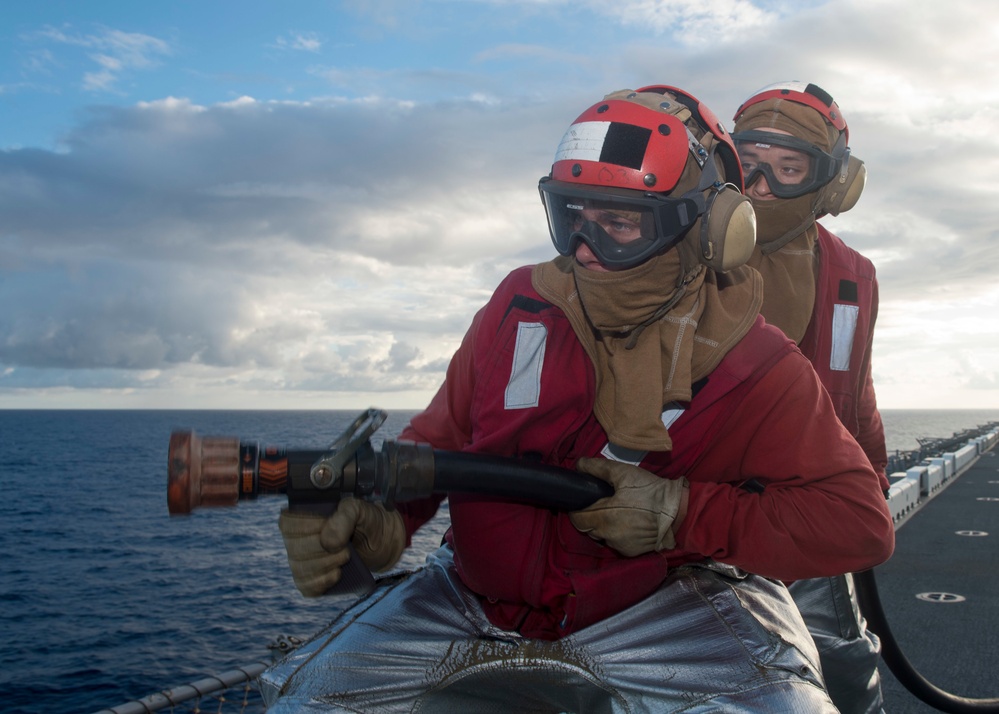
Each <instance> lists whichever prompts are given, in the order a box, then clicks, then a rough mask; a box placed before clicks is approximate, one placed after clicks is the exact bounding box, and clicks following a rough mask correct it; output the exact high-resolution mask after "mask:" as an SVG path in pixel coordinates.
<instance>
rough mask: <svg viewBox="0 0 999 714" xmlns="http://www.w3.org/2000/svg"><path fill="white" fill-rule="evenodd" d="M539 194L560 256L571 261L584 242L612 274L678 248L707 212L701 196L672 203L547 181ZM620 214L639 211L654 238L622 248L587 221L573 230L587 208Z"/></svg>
mask: <svg viewBox="0 0 999 714" xmlns="http://www.w3.org/2000/svg"><path fill="white" fill-rule="evenodd" d="M538 191H539V193H540V194H541V201H542V203H544V206H545V213H546V214H547V216H548V230H549V232H550V233H551V238H552V243H554V244H555V250H557V251H558V252H559V254H560V255H572V254H573V253H575V251H576V247H577V245H578V244H579V242H580V241H583V242H584V243H586V245H587V246H589V248H590V250H592V251H593V254H594V255H595V256H596V257H597V259H598V260H600V262H601V263H602V264H604V265H605V266H607V267H608V268H615V269H619V270H620V269H624V268H633V267H635V266H636V265H639V264H640V263H642V262H644V261H645V260H647V259H648V258H650V257H652V256H653V255H656V254H658V253H661V252H663V251H666V250H668V249H670V248H672V247H673V246H674V245H676V244H677V243H678V242H679V241H680V239H681V238H683V235H684V234H685V233H686V232H687V230H688V229H689V228H690V227H691V226H692V225H694V222H695V221H696V220H697V217H698V216H699V215H701V213H703V212H704V208H705V199H704V195H703V194H702V193H701V192H700V191H694V192H691V193H688V194H686V195H684V196H681V197H680V198H670V197H668V196H664V195H662V194H658V193H653V192H651V191H645V192H641V191H635V190H632V189H623V188H599V187H596V186H592V187H591V186H587V185H584V184H575V183H568V182H564V181H556V180H554V179H552V178H551V177H549V176H545V177H543V178H542V179H541V180H540V181H539V182H538ZM588 204H589V205H593V204H596V205H599V207H600V208H605V209H610V210H621V211H639V212H643V213H646V214H647V215H649V216H651V217H652V218H653V222H654V224H655V235H654V236H644V235H643V236H642V237H641V238H638V239H636V240H634V241H631V242H628V243H619V242H617V241H616V240H614V239H613V238H612V237H611V236H609V235H608V234H607V232H606V231H604V230H603V229H602V228H601V227H600V226H599V225H597V224H596V223H593V222H590V221H587V222H585V223H584V224H583V225H582V226H581V227H580V228H578V229H577V228H575V227H574V217H575V216H576V215H577V214H578V213H579V211H581V210H583V209H584V208H585V207H586V206H587V205H588Z"/></svg>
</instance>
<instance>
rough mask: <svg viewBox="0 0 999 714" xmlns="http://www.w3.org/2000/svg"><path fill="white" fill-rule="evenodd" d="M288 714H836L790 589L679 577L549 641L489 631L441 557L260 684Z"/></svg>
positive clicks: (349, 613)
mask: <svg viewBox="0 0 999 714" xmlns="http://www.w3.org/2000/svg"><path fill="white" fill-rule="evenodd" d="M261 689H262V692H263V694H264V700H265V702H266V703H267V706H268V712H269V713H270V714H288V713H290V712H334V711H335V712H414V711H419V712H587V713H591V712H597V713H601V712H657V713H659V712H681V711H682V712H726V713H733V712H735V713H739V712H745V713H747V714H748V713H749V712H753V713H754V714H755V713H757V712H787V713H788V714H791V713H794V714H799V713H800V712H809V713H810V714H816V713H825V712H829V713H832V712H835V711H836V709H835V707H834V706H833V704H832V702H831V701H830V699H829V697H828V695H827V694H826V692H825V690H824V689H823V685H822V679H821V674H820V672H819V668H818V655H817V653H816V651H815V646H814V644H813V643H812V640H811V638H810V637H809V636H808V632H807V630H806V629H805V626H804V623H803V622H802V620H801V617H800V615H799V614H798V611H797V609H796V608H795V607H794V603H793V601H792V600H791V598H790V596H789V595H788V592H787V589H786V588H785V587H784V586H783V585H782V584H780V583H775V582H773V581H770V580H766V579H764V578H760V577H756V576H752V575H746V574H744V573H741V572H740V571H737V570H735V569H732V568H727V567H726V566H720V565H713V564H712V565H710V566H686V567H683V568H678V569H677V570H676V571H675V572H673V573H672V574H671V575H670V577H669V578H668V580H667V581H666V582H665V583H664V584H663V586H662V587H661V588H660V589H659V590H658V591H656V592H655V593H654V594H652V595H651V596H649V597H648V598H646V599H645V600H644V601H642V602H641V603H639V604H637V605H635V606H634V607H631V608H629V609H627V610H625V611H623V612H620V613H618V614H617V615H614V616H612V617H609V618H607V619H606V620H603V621H601V622H599V623H597V624H595V625H592V626H591V627H588V628H586V629H585V630H581V631H579V632H577V633H574V634H573V635H571V636H569V637H566V638H564V639H562V640H558V641H555V642H547V641H542V640H533V639H526V638H523V637H521V636H520V635H519V634H517V633H515V632H508V631H505V630H500V629H497V628H496V627H494V626H493V625H491V624H490V623H489V621H488V620H487V619H486V618H485V616H484V614H483V613H482V610H481V608H480V607H479V603H478V600H477V599H476V597H475V596H474V595H473V594H472V593H471V592H470V591H468V589H467V588H465V586H464V585H463V584H462V583H461V582H460V581H459V579H458V577H457V575H456V573H455V571H454V564H453V559H452V557H451V552H450V550H449V549H448V548H447V547H444V548H441V549H440V550H439V551H437V552H436V553H434V554H431V555H430V556H429V557H428V559H427V565H426V566H425V567H423V568H422V569H420V570H417V571H415V572H414V573H412V574H410V575H408V576H405V577H402V578H399V579H396V580H394V581H392V580H385V581H383V582H382V584H380V585H379V587H378V589H376V591H375V592H374V593H373V594H372V595H370V596H369V597H367V598H365V599H363V600H361V601H359V602H358V603H356V604H355V605H354V606H352V607H351V608H349V609H348V610H346V611H344V612H343V613H342V614H341V615H340V616H339V617H338V618H337V619H336V620H334V621H333V623H331V624H330V625H329V626H328V627H327V628H326V629H325V630H323V631H322V632H320V633H319V634H318V635H316V636H315V637H314V638H313V639H312V640H310V641H309V642H307V643H306V644H304V645H302V646H301V647H300V648H298V649H297V650H295V651H294V652H292V653H291V654H289V655H288V656H287V657H286V658H285V659H284V660H282V661H281V662H279V663H277V664H276V665H275V666H274V667H272V668H270V669H268V670H267V671H265V672H264V674H263V675H262V676H261Z"/></svg>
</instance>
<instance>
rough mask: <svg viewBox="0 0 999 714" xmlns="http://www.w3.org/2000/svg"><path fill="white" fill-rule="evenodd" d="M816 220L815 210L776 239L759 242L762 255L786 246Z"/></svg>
mask: <svg viewBox="0 0 999 714" xmlns="http://www.w3.org/2000/svg"><path fill="white" fill-rule="evenodd" d="M815 221H816V216H815V211H812V213H811V214H810V215H809V216H808V217H807V218H805V220H803V221H802V222H801V223H799V224H798V225H796V226H795V227H794V228H792V229H791V230H789V231H788V232H787V233H785V234H784V235H782V236H781V237H780V238H778V239H777V240H772V241H767V242H766V243H759V246H760V252H761V253H763V255H770V254H771V253H776V252H777V251H778V250H780V249H781V248H783V247H784V246H786V245H787V244H788V243H790V242H791V241H792V240H794V239H795V238H797V237H798V236H800V235H801V234H802V233H803V232H804V231H806V230H808V228H810V227H811V225H812V224H813V223H815Z"/></svg>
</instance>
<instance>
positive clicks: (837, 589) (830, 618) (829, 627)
mask: <svg viewBox="0 0 999 714" xmlns="http://www.w3.org/2000/svg"><path fill="white" fill-rule="evenodd" d="M788 589H789V590H790V592H791V597H793V598H794V602H795V604H796V605H797V606H798V610H799V611H800V612H801V616H802V618H804V620H805V625H807V626H808V631H809V632H810V633H811V635H812V639H813V640H814V641H815V647H816V648H817V649H818V651H819V660H820V662H821V664H822V674H823V676H824V677H825V680H826V687H827V688H828V690H829V696H830V697H832V700H833V703H834V704H835V705H836V707H837V708H838V709H839V710H840V711H841V712H843V714H876V713H877V712H880V711H881V706H882V699H881V677H880V675H879V674H878V658H879V656H880V654H881V642H880V641H879V640H878V636H877V635H875V634H874V633H873V632H869V631H868V630H867V622H866V621H865V620H864V617H863V615H861V613H860V607H859V605H858V604H857V596H856V593H855V592H854V588H853V576H852V575H849V574H847V575H839V576H836V577H834V578H816V579H814V580H799V581H797V582H795V583H792V584H791V585H790V587H789V588H788Z"/></svg>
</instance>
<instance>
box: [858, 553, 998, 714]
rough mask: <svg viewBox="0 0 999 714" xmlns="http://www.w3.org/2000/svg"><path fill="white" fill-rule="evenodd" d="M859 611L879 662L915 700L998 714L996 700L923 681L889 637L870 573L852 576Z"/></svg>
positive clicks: (958, 713) (965, 712)
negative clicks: (873, 637)
mask: <svg viewBox="0 0 999 714" xmlns="http://www.w3.org/2000/svg"><path fill="white" fill-rule="evenodd" d="M853 579H854V583H855V584H856V590H857V601H858V602H859V603H860V610H861V612H863V613H864V617H865V618H866V619H867V626H868V629H870V631H871V632H873V633H874V634H875V635H877V636H878V638H879V639H880V640H881V659H883V660H884V663H885V664H886V665H888V669H890V670H891V673H892V674H894V675H895V678H896V679H898V681H899V682H900V683H901V684H902V686H904V687H905V688H906V689H908V690H909V692H911V693H912V694H913V696H915V697H917V698H918V699H919V700H921V701H923V702H925V703H926V704H928V705H930V706H931V707H933V708H934V709H938V710H940V711H942V712H948V713H949V714H983V713H986V714H988V713H993V714H999V699H969V698H968V697H960V696H957V695H956V694H951V693H950V692H945V691H944V690H942V689H940V688H939V687H937V686H935V685H933V684H932V683H930V682H929V681H927V680H926V678H925V677H923V676H922V675H921V674H920V673H919V672H918V671H916V668H915V667H913V666H912V663H910V662H909V660H908V659H907V658H906V656H905V654H903V652H902V649H901V647H899V644H898V641H897V640H896V639H895V636H894V635H893V634H892V631H891V627H890V626H889V625H888V618H887V617H886V616H885V611H884V608H883V607H882V605H881V598H880V596H879V595H878V585H877V582H876V581H875V579H874V571H873V570H865V571H864V572H862V573H854V574H853Z"/></svg>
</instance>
